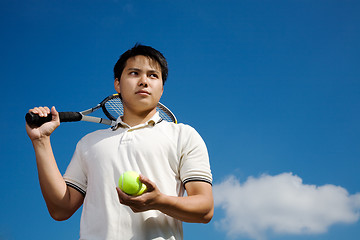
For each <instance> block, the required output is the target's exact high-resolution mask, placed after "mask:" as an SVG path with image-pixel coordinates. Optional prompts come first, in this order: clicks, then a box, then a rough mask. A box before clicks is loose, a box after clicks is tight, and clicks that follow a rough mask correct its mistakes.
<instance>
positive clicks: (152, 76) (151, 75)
mask: <svg viewBox="0 0 360 240" xmlns="http://www.w3.org/2000/svg"><path fill="white" fill-rule="evenodd" d="M150 77H151V78H156V79H158V78H159V75H158V74H156V73H152V74H150Z"/></svg>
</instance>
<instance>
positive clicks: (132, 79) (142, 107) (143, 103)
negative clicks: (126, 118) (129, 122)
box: [115, 55, 164, 113]
mask: <svg viewBox="0 0 360 240" xmlns="http://www.w3.org/2000/svg"><path fill="white" fill-rule="evenodd" d="M115 90H116V91H117V92H118V93H120V94H121V96H122V100H123V105H124V112H125V113H126V112H127V111H132V112H133V113H142V112H149V111H156V110H155V109H156V105H157V103H158V102H159V101H160V98H161V96H162V93H163V90H164V88H163V81H162V76H161V67H160V65H159V64H158V63H157V62H156V61H154V60H152V59H150V58H148V57H145V56H142V55H139V56H135V57H132V58H129V59H128V60H127V62H126V66H125V68H124V70H123V72H122V74H121V78H120V81H119V80H118V79H115Z"/></svg>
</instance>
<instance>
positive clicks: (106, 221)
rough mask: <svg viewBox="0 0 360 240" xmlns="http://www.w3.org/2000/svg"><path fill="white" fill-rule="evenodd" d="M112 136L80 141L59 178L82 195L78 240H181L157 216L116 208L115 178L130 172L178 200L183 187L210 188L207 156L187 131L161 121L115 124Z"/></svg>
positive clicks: (108, 132)
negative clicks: (193, 184) (197, 184)
mask: <svg viewBox="0 0 360 240" xmlns="http://www.w3.org/2000/svg"><path fill="white" fill-rule="evenodd" d="M118 123H119V126H120V127H118V128H117V129H116V130H113V129H111V128H109V129H105V130H99V131H95V132H93V133H90V134H88V135H86V136H85V137H84V138H82V139H81V140H80V141H79V143H78V144H77V146H76V150H75V153H74V156H73V158H72V160H71V162H70V164H69V166H68V168H67V170H66V173H65V174H64V179H65V181H66V182H67V184H68V185H69V186H71V187H73V188H75V189H77V190H78V191H80V192H82V193H83V194H85V200H84V204H83V212H82V216H81V224H80V239H87V240H91V239H133V240H148V239H182V238H183V232H182V223H181V221H179V220H176V219H174V218H172V217H169V216H167V215H165V214H163V213H161V212H160V211H156V210H151V211H146V212H142V213H133V212H132V211H131V209H130V208H129V207H127V206H124V205H122V204H120V202H119V199H118V196H117V192H116V185H117V183H118V179H119V177H120V175H121V173H123V172H125V171H129V170H132V171H136V172H139V173H141V174H143V175H144V176H146V177H148V178H149V179H150V180H151V181H153V182H155V184H156V185H157V186H158V188H159V190H160V191H161V192H162V193H164V194H166V195H171V196H180V197H181V196H183V194H184V191H185V189H184V184H185V183H186V182H188V181H205V182H209V183H210V184H211V182H212V175H211V171H210V164H209V157H208V152H207V149H206V146H205V143H204V141H203V140H202V138H201V137H200V135H199V134H198V133H197V132H196V131H195V129H193V128H192V127H190V126H188V125H185V124H174V123H169V122H166V121H161V118H160V117H159V115H158V114H155V115H154V116H153V118H152V119H150V120H149V121H148V122H147V123H145V124H140V125H138V126H135V127H130V126H128V125H127V124H126V123H124V122H122V121H121V119H120V118H119V120H118Z"/></svg>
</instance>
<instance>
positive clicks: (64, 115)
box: [25, 112, 82, 127]
mask: <svg viewBox="0 0 360 240" xmlns="http://www.w3.org/2000/svg"><path fill="white" fill-rule="evenodd" d="M59 118H60V122H77V121H81V119H82V114H81V113H79V112H59ZM51 119H52V115H51V113H50V114H48V115H47V117H40V116H39V115H38V114H36V113H31V112H30V113H27V114H26V115H25V120H26V122H27V123H28V124H29V125H32V126H37V127H39V126H41V125H43V124H44V123H46V122H50V121H51Z"/></svg>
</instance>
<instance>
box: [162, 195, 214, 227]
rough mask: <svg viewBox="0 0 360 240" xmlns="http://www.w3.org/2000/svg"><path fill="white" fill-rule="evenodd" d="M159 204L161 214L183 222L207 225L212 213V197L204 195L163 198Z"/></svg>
mask: <svg viewBox="0 0 360 240" xmlns="http://www.w3.org/2000/svg"><path fill="white" fill-rule="evenodd" d="M160 202H161V203H160V205H159V207H158V209H159V210H160V211H161V212H163V213H165V214H166V215H169V216H171V217H173V218H176V219H179V220H181V221H184V222H198V223H208V222H209V221H210V220H211V218H212V216H213V212H214V206H213V200H212V197H209V196H206V195H193V196H186V197H173V196H163V199H162V200H161V201H160Z"/></svg>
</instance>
